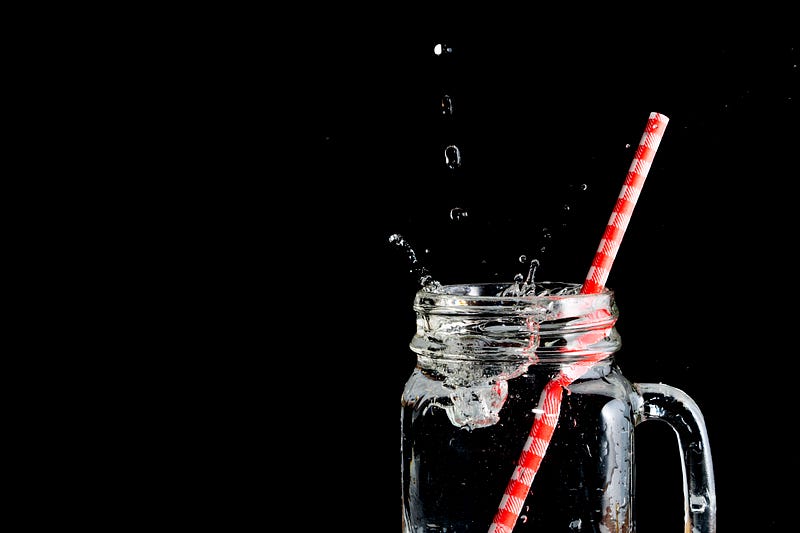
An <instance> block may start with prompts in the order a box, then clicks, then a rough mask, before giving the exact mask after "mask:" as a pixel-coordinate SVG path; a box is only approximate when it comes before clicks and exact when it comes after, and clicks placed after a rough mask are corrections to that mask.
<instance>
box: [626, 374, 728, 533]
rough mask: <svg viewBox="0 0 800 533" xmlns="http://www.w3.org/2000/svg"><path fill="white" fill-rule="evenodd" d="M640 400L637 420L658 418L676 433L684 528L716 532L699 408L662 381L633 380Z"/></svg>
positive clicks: (711, 472) (698, 532)
mask: <svg viewBox="0 0 800 533" xmlns="http://www.w3.org/2000/svg"><path fill="white" fill-rule="evenodd" d="M634 388H635V389H636V390H637V392H638V393H639V399H640V400H641V401H640V403H639V406H638V414H639V416H638V417H637V421H636V424H637V425H638V424H639V423H641V422H645V421H648V420H661V421H664V422H666V423H667V424H669V425H670V427H672V429H673V430H674V431H675V433H676V435H677V436H678V446H679V448H680V452H681V466H682V468H683V494H684V523H685V531H691V532H692V533H715V532H716V530H717V497H716V492H715V489H714V468H713V465H712V463H711V451H710V449H709V446H708V433H707V431H706V425H705V421H704V419H703V414H702V413H701V412H700V408H699V407H698V406H697V404H696V403H695V401H694V400H693V399H692V398H691V397H689V395H688V394H686V393H685V392H683V391H682V390H680V389H677V388H675V387H672V386H670V385H664V384H663V383H635V384H634Z"/></svg>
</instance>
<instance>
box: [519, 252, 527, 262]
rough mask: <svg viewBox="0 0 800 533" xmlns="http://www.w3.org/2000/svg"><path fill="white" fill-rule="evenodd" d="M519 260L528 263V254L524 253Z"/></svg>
mask: <svg viewBox="0 0 800 533" xmlns="http://www.w3.org/2000/svg"><path fill="white" fill-rule="evenodd" d="M519 262H520V263H527V262H528V256H527V255H525V254H522V255H521V256H519Z"/></svg>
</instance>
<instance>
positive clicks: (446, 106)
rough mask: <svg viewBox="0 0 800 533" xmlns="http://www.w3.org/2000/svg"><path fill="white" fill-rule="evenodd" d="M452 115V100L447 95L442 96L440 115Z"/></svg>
mask: <svg viewBox="0 0 800 533" xmlns="http://www.w3.org/2000/svg"><path fill="white" fill-rule="evenodd" d="M452 114H453V98H452V97H450V96H449V95H447V94H446V95H444V96H442V115H444V116H447V117H449V116H451V115H452Z"/></svg>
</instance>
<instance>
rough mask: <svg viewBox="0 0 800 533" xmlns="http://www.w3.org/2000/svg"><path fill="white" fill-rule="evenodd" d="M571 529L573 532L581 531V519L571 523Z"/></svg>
mask: <svg viewBox="0 0 800 533" xmlns="http://www.w3.org/2000/svg"><path fill="white" fill-rule="evenodd" d="M569 528H570V529H571V530H572V531H580V529H581V519H580V518H576V519H575V520H573V521H572V522H570V523H569Z"/></svg>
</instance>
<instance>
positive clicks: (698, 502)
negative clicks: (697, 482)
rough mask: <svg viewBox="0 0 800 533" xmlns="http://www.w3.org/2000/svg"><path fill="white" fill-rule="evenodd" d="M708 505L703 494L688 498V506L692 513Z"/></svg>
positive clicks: (704, 508) (698, 511) (699, 511)
mask: <svg viewBox="0 0 800 533" xmlns="http://www.w3.org/2000/svg"><path fill="white" fill-rule="evenodd" d="M707 507H708V500H706V498H705V496H700V495H695V496H691V497H690V498H689V508H690V509H691V511H692V512H693V513H702V512H704V511H705V510H706V508H707Z"/></svg>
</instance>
